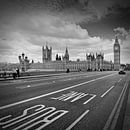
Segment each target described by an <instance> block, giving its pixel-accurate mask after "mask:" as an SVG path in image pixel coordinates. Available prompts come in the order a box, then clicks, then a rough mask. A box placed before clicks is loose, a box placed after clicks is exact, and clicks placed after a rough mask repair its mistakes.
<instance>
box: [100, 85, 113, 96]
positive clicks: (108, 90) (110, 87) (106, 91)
mask: <svg viewBox="0 0 130 130" xmlns="http://www.w3.org/2000/svg"><path fill="white" fill-rule="evenodd" d="M114 87H115V86H112V87H110V88H109V89H108V90H107V91H106V92H105V93H104V94H102V95H101V97H104V96H105V95H106V94H107V93H108V92H109V91H110V90H111V89H113V88H114Z"/></svg>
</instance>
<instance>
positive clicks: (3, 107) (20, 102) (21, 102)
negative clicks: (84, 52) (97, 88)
mask: <svg viewBox="0 0 130 130" xmlns="http://www.w3.org/2000/svg"><path fill="white" fill-rule="evenodd" d="M112 75H115V73H114V74H110V75H106V76H103V77H99V78H96V79H92V80H89V81H86V82H82V83H79V84H76V85H73V86H69V87H67V88H63V89H59V90H56V91H53V92H50V93H46V94H42V95H39V96H36V97H33V98H29V99H25V100H22V101H18V102H15V103H12V104H8V105H5V106H1V107H0V110H2V109H6V108H9V107H13V106H16V105H19V104H23V103H26V102H29V101H33V100H36V99H39V98H43V97H46V96H49V95H52V94H55V93H59V92H62V91H65V90H69V89H72V88H76V87H78V86H81V85H84V84H88V83H91V82H94V81H97V80H100V79H103V78H106V77H109V76H112Z"/></svg>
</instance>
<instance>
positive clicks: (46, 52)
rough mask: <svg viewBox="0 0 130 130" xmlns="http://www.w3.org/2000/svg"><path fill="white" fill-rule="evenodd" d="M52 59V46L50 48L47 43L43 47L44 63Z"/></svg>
mask: <svg viewBox="0 0 130 130" xmlns="http://www.w3.org/2000/svg"><path fill="white" fill-rule="evenodd" d="M51 60H52V47H50V49H49V48H48V46H47V45H46V47H44V46H43V47H42V61H43V63H45V62H48V61H51Z"/></svg>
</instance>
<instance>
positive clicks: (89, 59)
mask: <svg viewBox="0 0 130 130" xmlns="http://www.w3.org/2000/svg"><path fill="white" fill-rule="evenodd" d="M113 53H114V63H113V62H112V61H106V60H105V59H104V54H103V53H102V52H100V53H96V54H92V53H89V54H86V60H85V61H80V60H79V59H78V60H77V61H71V60H70V59H69V51H68V48H67V47H66V50H65V54H64V56H62V57H61V56H59V55H58V54H56V58H55V60H54V61H52V47H48V46H47V45H46V46H43V47H42V62H43V63H34V64H31V65H30V68H31V69H49V70H57V71H60V70H66V69H69V70H70V71H77V70H89V71H99V70H100V71H103V70H104V71H105V70H119V69H120V44H119V41H118V38H117V37H116V38H115V43H114V46H113Z"/></svg>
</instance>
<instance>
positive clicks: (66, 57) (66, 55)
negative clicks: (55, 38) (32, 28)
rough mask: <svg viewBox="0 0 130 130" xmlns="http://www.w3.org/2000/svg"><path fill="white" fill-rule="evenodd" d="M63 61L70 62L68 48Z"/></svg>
mask: <svg viewBox="0 0 130 130" xmlns="http://www.w3.org/2000/svg"><path fill="white" fill-rule="evenodd" d="M63 60H65V61H69V52H68V48H67V47H66V50H65V55H64V57H63Z"/></svg>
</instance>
